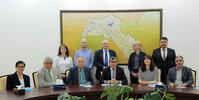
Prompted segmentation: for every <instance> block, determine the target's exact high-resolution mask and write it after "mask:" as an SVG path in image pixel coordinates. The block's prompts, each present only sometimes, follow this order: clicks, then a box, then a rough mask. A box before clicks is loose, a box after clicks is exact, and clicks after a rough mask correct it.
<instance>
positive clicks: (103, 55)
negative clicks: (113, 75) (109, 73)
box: [103, 49, 110, 66]
mask: <svg viewBox="0 0 199 100" xmlns="http://www.w3.org/2000/svg"><path fill="white" fill-rule="evenodd" d="M106 51H107V55H108V66H109V58H110V54H109V49H107V50H106ZM106 51H105V49H103V60H104V64H105V53H106Z"/></svg>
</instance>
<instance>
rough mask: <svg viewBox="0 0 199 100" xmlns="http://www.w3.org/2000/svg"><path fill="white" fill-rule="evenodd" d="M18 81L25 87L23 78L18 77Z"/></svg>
mask: <svg viewBox="0 0 199 100" xmlns="http://www.w3.org/2000/svg"><path fill="white" fill-rule="evenodd" d="M19 82H20V83H21V85H22V87H25V85H24V79H23V78H19Z"/></svg>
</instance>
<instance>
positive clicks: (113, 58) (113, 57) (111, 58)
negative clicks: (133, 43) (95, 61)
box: [109, 56, 117, 62]
mask: <svg viewBox="0 0 199 100" xmlns="http://www.w3.org/2000/svg"><path fill="white" fill-rule="evenodd" d="M115 59H116V60H117V57H115V56H111V57H110V59H109V62H110V61H111V60H115Z"/></svg>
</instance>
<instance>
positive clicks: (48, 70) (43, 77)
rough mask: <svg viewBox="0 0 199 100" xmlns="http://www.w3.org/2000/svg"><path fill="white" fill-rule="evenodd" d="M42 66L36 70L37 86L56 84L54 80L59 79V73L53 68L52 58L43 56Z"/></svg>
mask: <svg viewBox="0 0 199 100" xmlns="http://www.w3.org/2000/svg"><path fill="white" fill-rule="evenodd" d="M43 65H44V67H43V68H41V69H40V70H39V71H38V74H37V77H38V81H39V87H45V86H51V85H55V84H56V80H57V79H60V80H61V75H60V74H59V73H58V71H57V69H56V68H53V58H52V57H49V56H47V57H45V58H44V61H43Z"/></svg>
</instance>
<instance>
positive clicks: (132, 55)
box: [128, 51, 146, 75]
mask: <svg viewBox="0 0 199 100" xmlns="http://www.w3.org/2000/svg"><path fill="white" fill-rule="evenodd" d="M145 55H146V53H144V52H142V51H141V52H140V53H139V60H138V64H139V66H141V64H142V61H143V59H144V56H145ZM135 56H136V52H133V53H131V55H130V56H129V62H128V68H129V71H130V75H131V72H134V73H137V72H138V71H139V68H138V69H133V67H134V63H135Z"/></svg>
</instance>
